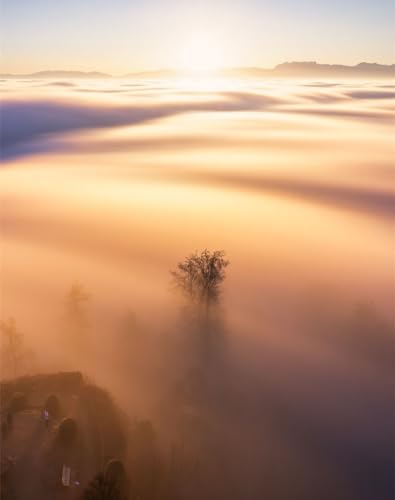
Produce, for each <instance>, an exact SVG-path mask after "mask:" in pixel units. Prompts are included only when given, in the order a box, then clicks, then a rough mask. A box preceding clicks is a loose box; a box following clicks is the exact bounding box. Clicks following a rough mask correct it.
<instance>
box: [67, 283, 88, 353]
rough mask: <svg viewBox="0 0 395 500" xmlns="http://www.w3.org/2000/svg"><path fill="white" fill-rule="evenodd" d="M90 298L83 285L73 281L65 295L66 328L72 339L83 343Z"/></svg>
mask: <svg viewBox="0 0 395 500" xmlns="http://www.w3.org/2000/svg"><path fill="white" fill-rule="evenodd" d="M89 300H90V294H89V293H88V292H87V291H86V290H85V287H84V286H83V285H82V284H81V283H79V282H75V283H73V285H72V286H71V288H70V291H69V292H68V294H67V296H66V313H67V316H66V319H67V323H68V328H69V331H70V334H71V335H72V337H74V341H76V342H77V343H79V344H80V345H81V343H83V336H84V333H86V331H87V329H88V327H89V322H88V317H87V311H86V308H87V305H88V303H89Z"/></svg>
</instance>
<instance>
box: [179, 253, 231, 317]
mask: <svg viewBox="0 0 395 500" xmlns="http://www.w3.org/2000/svg"><path fill="white" fill-rule="evenodd" d="M228 265H229V261H228V260H227V259H226V258H225V252H224V251H222V250H214V251H212V252H211V251H210V250H207V249H205V250H203V251H202V252H200V253H199V252H195V253H193V254H191V255H189V256H188V257H186V258H185V259H184V260H183V261H182V262H180V263H179V264H178V265H177V269H176V270H175V271H171V275H172V277H173V285H174V288H175V289H177V290H179V291H180V292H181V293H182V294H183V295H184V296H185V297H186V298H188V299H189V300H190V301H191V302H194V303H196V304H198V305H199V306H204V308H205V310H206V312H208V309H209V307H210V305H212V304H214V303H216V302H217V301H218V298H219V296H220V293H221V284H222V282H223V281H224V279H225V269H226V268H227V266H228Z"/></svg>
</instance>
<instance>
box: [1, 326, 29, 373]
mask: <svg viewBox="0 0 395 500" xmlns="http://www.w3.org/2000/svg"><path fill="white" fill-rule="evenodd" d="M0 332H1V333H2V354H3V356H4V357H5V359H6V360H7V362H8V363H10V364H11V371H12V374H13V376H14V377H16V375H17V374H18V371H19V367H20V362H21V361H22V358H23V354H24V353H23V350H24V345H23V334H22V333H20V332H19V331H18V329H17V326H16V320H15V318H13V317H10V318H8V320H6V321H5V320H2V321H0Z"/></svg>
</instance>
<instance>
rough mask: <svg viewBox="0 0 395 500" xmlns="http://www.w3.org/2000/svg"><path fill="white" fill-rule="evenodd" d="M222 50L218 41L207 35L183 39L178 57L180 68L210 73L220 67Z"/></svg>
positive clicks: (193, 71)
mask: <svg viewBox="0 0 395 500" xmlns="http://www.w3.org/2000/svg"><path fill="white" fill-rule="evenodd" d="M222 64H223V52H222V50H221V47H220V46H219V44H218V42H217V41H216V40H215V39H214V38H211V37H209V36H208V35H199V36H195V37H193V38H190V39H188V40H186V41H185V43H184V45H183V47H182V49H181V51H180V57H179V67H180V69H182V70H184V71H187V72H192V73H212V72H215V71H217V70H219V69H220V68H221V66H222Z"/></svg>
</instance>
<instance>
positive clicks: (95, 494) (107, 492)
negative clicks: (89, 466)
mask: <svg viewBox="0 0 395 500" xmlns="http://www.w3.org/2000/svg"><path fill="white" fill-rule="evenodd" d="M83 500H122V495H121V491H120V488H119V486H118V484H117V482H116V481H114V480H113V479H111V478H108V477H106V475H105V474H103V473H102V472H100V473H99V474H97V476H96V477H95V478H94V479H93V480H92V481H91V482H90V483H89V485H88V487H87V488H86V490H85V491H84V494H83Z"/></svg>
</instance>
